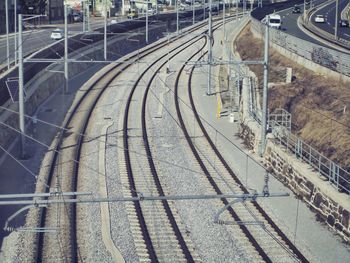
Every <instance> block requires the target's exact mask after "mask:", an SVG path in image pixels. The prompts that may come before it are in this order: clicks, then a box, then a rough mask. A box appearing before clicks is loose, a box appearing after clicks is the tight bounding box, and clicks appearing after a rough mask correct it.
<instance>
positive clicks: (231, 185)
mask: <svg viewBox="0 0 350 263" xmlns="http://www.w3.org/2000/svg"><path fill="white" fill-rule="evenodd" d="M198 54H199V52H197V53H195V54H193V55H192V57H191V58H189V60H193V59H194V58H195V57H196V56H197V57H198ZM202 56H204V55H202ZM202 56H200V57H198V60H199V59H200V58H201V57H202ZM185 69H186V72H190V74H189V76H188V80H187V87H188V92H187V97H186V99H184V96H181V98H182V105H184V104H187V105H190V106H191V108H190V109H188V108H186V107H185V106H182V107H181V106H180V101H179V97H180V96H179V83H180V82H181V81H182V83H183V82H184V80H183V78H184V76H187V75H186V74H183V72H184V71H185ZM193 72H194V67H193V66H192V68H190V67H189V66H186V63H185V64H184V65H183V66H182V68H181V69H180V71H179V72H178V75H177V78H176V82H175V87H174V101H175V106H176V111H177V115H178V119H179V122H180V126H181V129H182V131H183V133H184V135H185V138H186V141H187V143H188V145H189V147H190V148H191V151H192V153H193V155H194V158H195V159H196V161H197V163H198V165H199V166H200V168H201V170H202V171H203V173H204V175H205V177H206V178H207V179H208V185H210V188H211V189H212V192H211V193H215V194H222V193H228V192H231V193H232V192H233V193H238V194H240V193H241V194H243V193H244V194H246V193H248V190H247V189H246V188H245V186H244V185H243V184H242V182H241V181H240V180H239V179H238V177H237V176H236V175H235V173H234V172H233V170H232V169H231V168H230V166H229V165H228V163H227V162H226V161H225V159H224V157H223V156H222V155H221V154H220V152H219V150H218V148H217V147H216V145H215V144H214V143H213V140H212V139H211V137H210V136H209V134H208V132H207V130H206V128H205V125H204V124H203V122H202V118H201V117H200V116H199V114H198V112H197V110H196V107H195V103H194V99H193V96H192V85H191V84H192V76H193ZM182 86H186V85H182ZM183 100H185V101H183ZM184 111H187V112H186V114H193V115H194V117H195V119H196V123H195V124H193V121H191V122H190V121H188V122H187V121H186V119H185V118H184V117H183V112H184ZM193 125H195V127H192V126H193ZM189 126H191V129H189V128H188V127H189ZM207 127H209V126H208V125H207ZM193 131H196V133H194V132H193ZM194 138H195V140H194ZM210 188H209V189H210ZM217 203H218V202H217ZM228 204H229V201H228V200H227V199H221V205H220V204H219V203H218V205H220V206H223V205H225V206H226V205H228ZM227 211H228V212H229V213H227V214H225V215H223V219H220V220H218V223H225V222H226V223H227V224H232V229H233V230H234V231H235V233H237V228H240V229H241V232H243V233H241V236H242V238H243V239H244V238H245V239H246V240H242V245H247V244H248V243H249V244H251V245H252V247H253V249H251V248H248V250H249V251H250V253H249V254H250V255H251V257H252V258H251V260H253V261H254V262H255V261H265V262H295V261H300V262H308V260H307V259H306V258H305V256H304V255H303V254H302V253H301V252H300V251H299V250H298V249H297V248H296V247H295V246H294V244H293V243H292V242H291V241H290V240H289V239H288V238H287V237H286V235H285V234H284V233H283V232H282V231H281V230H280V229H279V228H278V226H277V225H276V224H275V223H274V222H273V221H272V219H271V218H270V217H269V216H268V215H267V213H266V212H265V211H264V210H263V209H262V208H261V206H260V205H259V204H258V203H257V202H256V201H253V202H244V203H237V204H234V206H228V208H227ZM232 219H233V220H232ZM234 228H236V229H234ZM242 234H243V235H242Z"/></svg>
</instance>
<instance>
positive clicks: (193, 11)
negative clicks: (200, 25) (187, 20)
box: [192, 0, 195, 25]
mask: <svg viewBox="0 0 350 263" xmlns="http://www.w3.org/2000/svg"><path fill="white" fill-rule="evenodd" d="M192 13H193V14H192V25H194V20H195V18H194V16H195V10H194V0H192Z"/></svg>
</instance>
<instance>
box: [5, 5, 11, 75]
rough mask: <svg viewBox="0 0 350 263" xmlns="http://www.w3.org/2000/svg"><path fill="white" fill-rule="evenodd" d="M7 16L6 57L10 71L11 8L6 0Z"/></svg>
mask: <svg viewBox="0 0 350 263" xmlns="http://www.w3.org/2000/svg"><path fill="white" fill-rule="evenodd" d="M5 16H6V56H7V70H9V69H10V39H9V6H8V0H5Z"/></svg>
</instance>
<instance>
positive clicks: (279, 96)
mask: <svg viewBox="0 0 350 263" xmlns="http://www.w3.org/2000/svg"><path fill="white" fill-rule="evenodd" d="M237 51H238V52H239V53H240V55H241V57H242V59H243V60H246V59H250V60H256V59H262V58H263V42H262V41H261V40H260V39H257V38H254V37H253V35H252V33H251V32H250V28H247V29H246V30H244V31H243V32H242V34H241V35H240V37H239V38H238V40H237ZM286 67H291V68H292V69H293V81H292V83H291V84H283V85H276V86H274V87H272V88H270V89H269V108H270V110H271V111H272V112H273V110H274V109H276V108H284V109H286V110H287V111H289V112H290V113H292V123H293V133H294V134H296V135H298V136H299V137H301V138H302V139H303V140H305V141H306V142H308V143H309V144H311V145H312V146H314V147H315V148H316V149H318V150H319V151H320V152H322V153H323V154H324V155H326V156H327V157H329V158H330V159H332V160H333V161H335V162H336V163H338V164H340V165H341V166H343V167H350V105H349V104H350V84H349V83H342V82H341V81H338V80H336V79H332V78H330V77H327V76H322V75H319V74H316V73H314V72H312V71H310V70H308V69H306V68H303V67H302V66H300V65H299V64H297V63H295V62H293V61H292V60H289V59H287V58H286V57H284V56H282V55H280V54H279V53H278V52H277V51H276V50H274V49H273V48H270V76H269V82H270V83H271V82H274V83H276V82H281V81H283V76H282V75H283V74H281V72H283V71H284V69H285V68H286ZM250 68H251V70H252V71H254V72H255V74H256V75H257V76H258V78H259V82H260V83H262V79H263V68H262V66H260V65H253V66H250ZM260 86H262V85H260Z"/></svg>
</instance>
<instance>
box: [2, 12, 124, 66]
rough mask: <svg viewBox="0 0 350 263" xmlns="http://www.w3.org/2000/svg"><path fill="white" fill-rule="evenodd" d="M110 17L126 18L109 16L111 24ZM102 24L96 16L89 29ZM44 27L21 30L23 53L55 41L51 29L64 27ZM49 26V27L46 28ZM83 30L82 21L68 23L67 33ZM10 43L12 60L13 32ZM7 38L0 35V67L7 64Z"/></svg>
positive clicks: (101, 20)
mask: <svg viewBox="0 0 350 263" xmlns="http://www.w3.org/2000/svg"><path fill="white" fill-rule="evenodd" d="M112 19H115V20H117V22H121V21H123V20H125V19H126V18H122V17H119V18H117V19H116V18H111V19H109V21H108V23H109V24H111V23H112V22H111V21H112ZM103 25H104V20H103V18H97V19H92V20H91V29H92V30H95V29H97V28H101V27H103ZM43 27H45V28H36V29H33V30H27V31H24V32H23V55H24V56H28V55H29V54H31V53H33V52H35V51H37V50H40V49H41V48H44V47H46V46H48V45H50V44H52V43H54V42H55V41H54V40H52V39H51V38H50V35H51V31H52V30H53V29H55V28H61V29H63V28H64V25H63V24H57V25H44V26H43ZM48 27H49V28H48ZM82 31H83V24H82V23H74V24H69V25H68V34H69V35H74V34H77V33H79V32H82ZM17 40H18V39H17ZM9 43H10V61H11V62H13V61H14V58H15V54H14V52H15V37H14V34H10V36H9ZM6 49H7V40H6V35H1V36H0V68H3V67H4V66H6V65H7V50H6Z"/></svg>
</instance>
